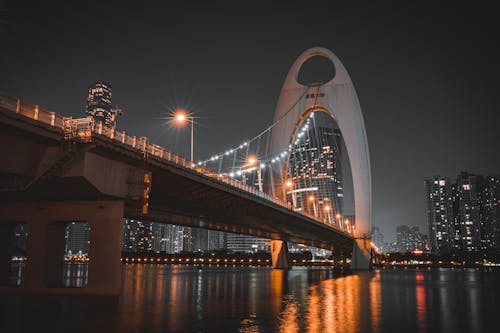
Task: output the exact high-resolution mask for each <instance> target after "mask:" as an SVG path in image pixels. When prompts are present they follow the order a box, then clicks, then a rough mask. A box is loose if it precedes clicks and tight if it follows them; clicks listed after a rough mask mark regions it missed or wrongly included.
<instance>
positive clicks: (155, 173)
mask: <svg viewBox="0 0 500 333" xmlns="http://www.w3.org/2000/svg"><path fill="white" fill-rule="evenodd" d="M0 152H1V153H2V155H3V156H8V158H7V159H6V160H4V161H3V163H1V164H0V224H1V225H2V227H1V228H2V230H5V231H9V230H10V231H12V225H13V223H16V222H22V223H28V225H29V231H28V250H27V251H28V253H27V255H28V259H27V266H26V280H25V283H23V284H22V286H21V287H17V288H13V287H2V288H0V291H2V290H6V291H10V292H14V291H15V292H23V291H26V292H43V293H83V294H114V295H116V294H117V293H118V292H119V285H120V270H119V262H120V261H119V256H120V247H119V245H120V242H121V234H122V229H121V223H122V222H121V221H122V218H124V217H126V218H135V219H139V220H143V221H154V222H163V223H169V224H177V225H183V226H190V227H199V228H206V229H212V230H220V231H226V232H234V233H241V234H246V235H252V236H258V237H263V238H269V239H271V240H279V241H292V242H296V243H302V244H306V245H310V246H315V247H320V248H326V249H330V250H333V251H334V253H336V254H339V255H340V254H343V255H349V253H350V252H351V251H352V248H353V238H352V237H351V236H349V235H348V234H346V233H344V232H342V231H339V230H336V229H333V228H331V227H329V226H327V225H325V224H323V223H319V222H317V221H316V220H313V219H310V218H308V217H306V216H304V215H301V214H298V213H296V212H293V211H291V210H289V209H287V208H285V207H282V206H280V205H277V204H275V203H273V202H270V201H267V200H264V199H263V198H261V197H259V196H258V195H255V194H252V193H249V192H246V191H244V190H241V189H239V188H236V187H232V186H229V185H228V184H225V183H223V182H222V181H219V180H218V179H216V178H213V177H210V176H207V175H204V174H200V173H198V172H196V171H194V170H191V169H187V168H185V167H182V166H180V165H177V164H175V163H173V162H169V161H165V160H164V159H160V158H158V157H155V156H148V155H147V154H146V155H145V154H143V153H142V152H141V151H138V150H137V149H133V148H132V147H130V146H127V145H124V144H122V143H120V142H117V141H113V140H112V139H109V138H107V137H103V136H98V135H95V136H94V137H93V140H92V141H91V142H87V143H82V142H73V141H67V140H64V136H63V133H62V131H60V130H59V129H56V128H54V127H51V126H49V125H45V124H41V123H39V122H36V121H34V120H31V119H28V118H26V117H23V116H21V115H18V114H15V113H12V112H10V111H2V110H1V109H0ZM146 171H147V172H150V173H151V175H152V186H151V192H150V197H149V210H148V213H147V214H142V212H141V208H142V206H141V202H142V198H141V196H140V195H139V194H140V193H142V190H143V184H142V183H140V182H138V181H137V178H138V176H137V175H140V177H139V178H140V179H142V175H143V174H144V172H146ZM71 221H86V222H88V223H89V224H90V225H91V238H90V243H91V245H90V264H89V279H88V285H87V287H86V288H81V289H75V288H73V289H69V290H68V289H64V288H60V287H59V282H58V281H59V280H58V278H57V277H58V276H59V277H60V276H61V275H60V273H61V269H62V268H61V267H62V266H61V265H62V255H61V250H64V249H63V248H64V246H63V245H62V244H63V243H61V242H62V240H61V237H60V236H61V234H62V230H63V229H64V226H65V224H66V223H68V222H71ZM4 234H5V235H4ZM2 235H3V236H2V237H4V238H5V239H0V242H3V241H4V240H5V241H6V243H8V242H9V237H11V236H10V235H9V232H5V233H4V232H2ZM284 244H286V243H284ZM280 249H281V250H282V251H281V250H280V251H278V252H281V255H279V256H278V257H279V258H280V259H279V260H276V261H274V262H273V265H274V266H275V267H283V268H286V267H287V265H286V264H285V263H287V257H286V247H283V246H281V247H280ZM4 250H8V249H4V248H0V251H4ZM278 257H277V258H278ZM6 258H8V256H6V255H5V254H4V255H3V257H2V256H1V255H0V266H2V263H3V268H0V279H2V274H3V278H5V274H6V273H5V272H6V266H5V265H6V262H7V261H6V260H7V259H6ZM2 272H3V273H2Z"/></svg>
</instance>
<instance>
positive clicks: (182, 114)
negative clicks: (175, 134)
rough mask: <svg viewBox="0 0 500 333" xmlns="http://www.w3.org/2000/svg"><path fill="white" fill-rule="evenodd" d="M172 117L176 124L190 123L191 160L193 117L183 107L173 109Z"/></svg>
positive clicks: (192, 158) (192, 155) (192, 157)
mask: <svg viewBox="0 0 500 333" xmlns="http://www.w3.org/2000/svg"><path fill="white" fill-rule="evenodd" d="M173 119H174V120H175V121H176V122H177V124H178V125H184V124H185V123H186V122H189V123H190V125H191V161H193V160H194V121H193V119H194V117H193V116H190V115H189V114H188V112H187V111H186V110H185V109H177V110H175V111H174V114H173Z"/></svg>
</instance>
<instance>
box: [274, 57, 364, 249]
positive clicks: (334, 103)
mask: <svg viewBox="0 0 500 333" xmlns="http://www.w3.org/2000/svg"><path fill="white" fill-rule="evenodd" d="M315 56H322V57H325V58H327V59H329V60H330V61H331V62H332V63H333V64H334V66H335V77H334V78H333V79H332V80H331V81H329V82H326V83H323V84H321V85H318V86H304V85H302V84H300V83H298V81H297V78H298V74H299V70H300V68H301V67H302V65H303V64H304V63H305V62H306V61H307V60H308V59H310V58H312V57H315ZM317 93H320V95H319V97H317V96H316V94H317ZM310 94H315V97H314V98H306V95H310ZM321 94H324V96H322V95H321ZM315 106H319V107H323V108H325V109H327V110H329V111H330V112H331V113H332V115H333V117H334V118H335V120H336V121H337V123H338V126H339V129H340V131H341V133H342V137H343V139H344V141H345V145H346V148H347V153H348V156H349V160H350V164H351V170H352V178H353V185H354V210H355V216H356V231H355V237H356V238H360V239H361V238H363V239H369V238H370V234H371V206H372V196H371V172H370V158H369V151H368V142H367V138H366V131H365V125H364V121H363V115H362V113H361V107H360V105H359V101H358V97H357V95H356V91H355V90H354V86H353V84H352V81H351V78H350V77H349V74H348V73H347V71H346V69H345V68H344V66H343V65H342V63H341V62H340V60H339V59H338V58H337V57H336V56H335V55H334V54H333V52H331V51H330V50H328V49H325V48H322V47H314V48H311V49H308V50H306V51H304V52H303V53H302V54H301V55H300V56H299V57H298V59H297V60H296V61H295V63H294V64H293V66H292V68H291V69H290V71H289V72H288V75H287V77H286V80H285V83H284V84H283V88H282V89H281V93H280V97H279V100H278V105H277V107H276V113H275V116H274V121H275V122H276V121H278V120H279V119H282V120H281V121H280V122H279V123H278V124H277V125H276V126H275V127H274V128H273V130H272V133H271V145H270V151H271V153H272V154H277V153H278V152H279V151H282V150H283V147H287V146H288V144H289V140H290V137H291V135H293V132H294V127H295V126H296V123H297V122H298V121H299V118H300V117H301V116H302V114H303V113H304V112H305V111H306V110H308V109H310V108H311V107H315ZM285 114H286V117H284V116H285ZM364 243H366V242H364ZM368 243H369V242H368ZM358 245H359V244H358ZM363 248H365V249H366V246H361V249H362V250H363ZM368 250H369V248H368ZM363 252H365V251H364V250H363Z"/></svg>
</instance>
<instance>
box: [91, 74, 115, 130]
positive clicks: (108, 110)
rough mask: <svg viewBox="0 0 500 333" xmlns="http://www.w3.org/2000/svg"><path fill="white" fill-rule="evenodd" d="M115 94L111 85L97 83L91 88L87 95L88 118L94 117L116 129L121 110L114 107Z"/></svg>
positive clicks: (97, 120)
mask: <svg viewBox="0 0 500 333" xmlns="http://www.w3.org/2000/svg"><path fill="white" fill-rule="evenodd" d="M112 100H113V92H112V88H111V84H109V83H104V82H96V83H94V84H92V85H90V86H89V88H88V94H87V107H86V113H87V116H90V117H93V118H94V120H95V121H96V122H100V123H102V124H103V125H105V126H107V127H113V128H115V127H116V116H117V115H121V114H122V111H121V110H120V109H117V108H114V107H113V105H112Z"/></svg>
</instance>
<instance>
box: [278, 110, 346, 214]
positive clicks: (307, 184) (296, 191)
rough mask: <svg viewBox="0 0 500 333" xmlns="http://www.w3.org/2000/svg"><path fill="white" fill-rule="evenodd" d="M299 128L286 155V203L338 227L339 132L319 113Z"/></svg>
mask: <svg viewBox="0 0 500 333" xmlns="http://www.w3.org/2000/svg"><path fill="white" fill-rule="evenodd" d="M302 128H303V131H302V134H299V136H301V138H300V139H298V140H297V141H296V142H295V144H293V145H292V148H291V152H290V159H289V162H288V177H289V178H290V180H291V183H290V184H292V185H291V186H292V187H293V188H286V197H287V200H288V201H290V200H291V202H292V203H293V206H294V207H295V209H296V210H299V211H303V212H306V213H309V214H311V215H315V216H318V217H321V218H323V219H324V220H325V222H329V223H331V224H338V223H339V222H340V221H338V218H337V216H339V215H343V197H344V193H343V181H342V170H341V154H342V152H341V148H342V142H341V140H342V137H341V133H340V130H339V129H338V127H337V126H336V123H335V120H333V119H332V118H331V117H330V116H329V115H327V114H325V113H323V112H314V113H311V115H310V117H309V119H307V121H306V122H304V124H303V126H302ZM304 136H305V137H304Z"/></svg>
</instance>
